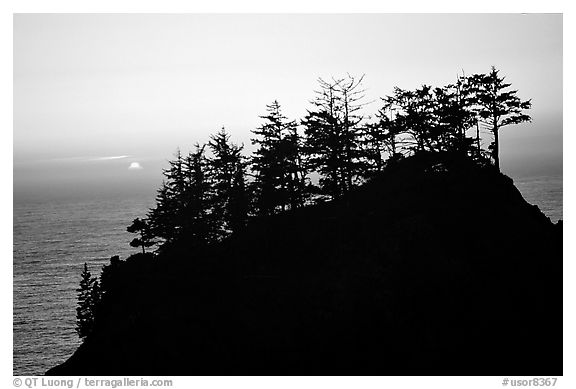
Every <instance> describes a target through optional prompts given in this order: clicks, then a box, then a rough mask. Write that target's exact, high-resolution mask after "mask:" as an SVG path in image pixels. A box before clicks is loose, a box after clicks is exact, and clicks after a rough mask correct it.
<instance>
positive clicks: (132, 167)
mask: <svg viewBox="0 0 576 389" xmlns="http://www.w3.org/2000/svg"><path fill="white" fill-rule="evenodd" d="M128 169H130V170H140V169H143V168H142V165H140V163H139V162H132V163H131V164H130V166H128Z"/></svg>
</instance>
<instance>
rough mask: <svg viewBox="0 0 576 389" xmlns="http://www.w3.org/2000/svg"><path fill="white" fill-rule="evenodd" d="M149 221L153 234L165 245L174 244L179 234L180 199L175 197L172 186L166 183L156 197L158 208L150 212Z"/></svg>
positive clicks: (163, 183)
mask: <svg viewBox="0 0 576 389" xmlns="http://www.w3.org/2000/svg"><path fill="white" fill-rule="evenodd" d="M147 219H148V222H149V226H150V231H151V234H152V235H153V236H154V237H157V238H160V239H161V240H162V241H163V243H166V242H168V243H169V242H173V241H174V240H175V239H176V238H177V236H178V234H179V232H180V229H181V228H180V226H179V224H178V221H179V220H180V216H179V206H178V199H177V198H176V197H175V196H174V194H173V192H172V190H171V188H170V185H169V184H168V183H167V182H166V181H164V182H162V185H161V186H160V189H158V194H157V195H156V206H155V207H154V208H152V209H150V211H149V212H148V215H147Z"/></svg>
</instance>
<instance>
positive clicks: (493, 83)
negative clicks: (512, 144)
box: [469, 66, 532, 171]
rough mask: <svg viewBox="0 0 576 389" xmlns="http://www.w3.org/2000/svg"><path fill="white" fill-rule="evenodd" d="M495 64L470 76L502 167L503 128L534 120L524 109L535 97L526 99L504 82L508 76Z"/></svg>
mask: <svg viewBox="0 0 576 389" xmlns="http://www.w3.org/2000/svg"><path fill="white" fill-rule="evenodd" d="M498 73H499V71H498V70H497V69H496V68H495V67H494V66H492V70H491V71H490V73H489V74H474V75H472V76H470V77H469V82H470V83H471V85H472V87H473V92H474V98H475V103H476V110H477V113H478V117H479V120H480V122H481V123H482V124H484V126H485V127H486V128H487V129H488V130H490V131H491V132H492V135H493V136H494V143H493V145H491V151H492V157H493V159H494V165H495V166H496V168H497V169H498V171H500V156H499V148H500V145H499V132H500V129H501V128H502V127H505V126H508V125H511V124H520V123H523V122H529V121H531V118H530V116H529V115H527V114H525V113H524V110H527V109H530V108H531V106H532V103H531V100H525V101H522V100H520V98H519V97H518V96H517V95H516V93H517V92H518V91H516V90H510V89H509V88H510V86H511V84H509V83H506V82H504V79H505V77H500V76H499V75H498Z"/></svg>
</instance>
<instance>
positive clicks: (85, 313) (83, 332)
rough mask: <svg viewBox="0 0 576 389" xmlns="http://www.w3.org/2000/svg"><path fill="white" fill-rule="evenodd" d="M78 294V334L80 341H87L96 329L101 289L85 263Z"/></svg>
mask: <svg viewBox="0 0 576 389" xmlns="http://www.w3.org/2000/svg"><path fill="white" fill-rule="evenodd" d="M81 277H82V278H81V280H80V287H79V288H78V289H76V291H77V292H78V307H77V308H76V333H77V334H78V336H79V337H80V339H83V340H84V339H85V338H86V337H87V336H88V335H90V334H91V333H92V331H93V329H94V319H95V312H96V310H97V308H98V304H99V302H100V287H99V285H98V281H97V280H96V279H95V278H92V275H91V274H90V271H89V270H88V265H87V264H86V263H84V270H83V271H82V274H81Z"/></svg>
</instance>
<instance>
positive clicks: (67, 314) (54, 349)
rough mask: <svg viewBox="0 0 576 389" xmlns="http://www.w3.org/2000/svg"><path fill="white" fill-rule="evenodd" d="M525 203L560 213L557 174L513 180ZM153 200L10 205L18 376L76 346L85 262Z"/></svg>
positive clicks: (117, 240) (93, 263)
mask: <svg viewBox="0 0 576 389" xmlns="http://www.w3.org/2000/svg"><path fill="white" fill-rule="evenodd" d="M514 181H515V183H516V185H517V187H518V188H519V189H520V191H521V192H522V194H523V195H524V197H525V198H526V200H528V202H530V203H532V204H537V205H539V206H540V209H541V210H542V211H543V212H544V213H545V214H546V215H548V216H549V217H550V218H551V219H552V220H553V221H557V220H559V219H561V218H562V177H561V176H560V177H534V178H523V179H516V180H514ZM152 205H153V199H151V198H149V197H142V198H130V199H126V198H124V199H109V200H99V201H95V200H86V201H76V202H69V201H68V202H64V201H61V202H56V201H52V202H46V203H40V202H36V203H25V204H24V203H18V199H15V203H14V259H13V265H14V286H13V290H14V292H13V293H14V327H13V332H14V366H13V371H14V374H15V375H40V374H44V372H46V370H48V369H49V368H51V367H53V366H55V365H57V364H59V363H62V362H64V361H65V360H66V359H67V358H68V357H69V356H70V355H71V354H72V353H73V352H74V350H76V348H77V347H78V345H79V340H78V336H77V335H76V333H75V332H74V328H75V321H76V311H75V308H76V288H77V287H78V282H79V281H80V273H81V271H82V267H83V264H84V262H86V263H88V266H89V268H90V270H91V272H92V274H93V275H98V274H99V273H100V269H101V268H102V265H104V264H107V263H108V262H109V259H110V257H111V256H112V255H120V257H121V258H126V257H127V256H128V255H129V254H130V253H133V252H134V251H135V249H132V248H130V246H129V245H128V242H129V241H130V240H131V239H132V235H131V234H129V233H127V232H126V226H128V225H129V224H130V222H131V221H132V219H134V218H135V217H141V216H143V215H145V213H146V210H147V209H148V208H150V207H151V206H152Z"/></svg>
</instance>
